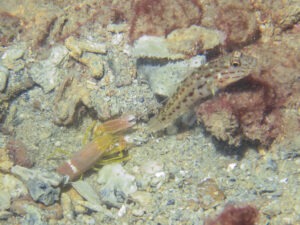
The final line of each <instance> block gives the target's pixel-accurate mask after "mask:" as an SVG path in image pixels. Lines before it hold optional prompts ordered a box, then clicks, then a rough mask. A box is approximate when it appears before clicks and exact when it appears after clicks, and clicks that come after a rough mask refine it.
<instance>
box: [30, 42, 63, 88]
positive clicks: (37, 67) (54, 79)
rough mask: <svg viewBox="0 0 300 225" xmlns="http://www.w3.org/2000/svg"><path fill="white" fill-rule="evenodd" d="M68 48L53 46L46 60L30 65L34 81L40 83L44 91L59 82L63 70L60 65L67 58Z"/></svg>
mask: <svg viewBox="0 0 300 225" xmlns="http://www.w3.org/2000/svg"><path fill="white" fill-rule="evenodd" d="M68 56H69V54H68V50H67V49H66V47H64V46H55V47H53V48H52V50H51V53H50V55H49V57H48V59H46V60H42V61H40V62H37V63H35V64H33V65H32V67H31V68H30V70H29V72H30V74H31V77H32V79H33V80H34V82H35V83H37V84H38V85H40V86H41V87H42V88H43V90H44V91H45V93H48V92H50V91H52V90H53V89H54V88H55V87H56V86H57V85H58V83H59V78H60V77H62V75H63V73H64V71H63V70H61V69H60V66H61V65H62V64H63V63H64V62H66V60H67V59H68Z"/></svg>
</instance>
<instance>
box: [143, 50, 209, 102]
mask: <svg viewBox="0 0 300 225" xmlns="http://www.w3.org/2000/svg"><path fill="white" fill-rule="evenodd" d="M205 62H206V58H205V56H195V57H193V58H191V59H188V60H184V61H176V62H168V63H159V62H158V61H141V62H140V63H139V64H138V69H137V71H138V76H139V77H145V79H146V80H148V81H149V85H150V87H151V89H152V91H153V93H155V94H157V95H159V96H164V97H169V96H171V95H172V94H173V92H174V91H175V90H176V87H177V86H178V85H179V84H180V82H181V81H182V80H184V78H185V77H187V76H188V75H189V74H190V73H192V72H193V70H194V69H196V68H198V67H200V66H201V65H202V64H204V63H205Z"/></svg>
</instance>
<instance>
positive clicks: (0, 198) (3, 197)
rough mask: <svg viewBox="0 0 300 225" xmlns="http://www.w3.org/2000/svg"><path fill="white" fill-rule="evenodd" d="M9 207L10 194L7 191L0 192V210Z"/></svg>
mask: <svg viewBox="0 0 300 225" xmlns="http://www.w3.org/2000/svg"><path fill="white" fill-rule="evenodd" d="M9 207H10V195H9V192H7V191H1V192H0V211H2V210H6V209H9Z"/></svg>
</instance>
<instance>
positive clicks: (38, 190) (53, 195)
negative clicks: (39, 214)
mask: <svg viewBox="0 0 300 225" xmlns="http://www.w3.org/2000/svg"><path fill="white" fill-rule="evenodd" d="M26 185H27V187H28V190H29V193H30V195H31V197H32V198H33V200H34V201H37V202H41V203H43V204H45V205H47V206H48V205H52V204H54V203H55V202H56V201H57V200H59V195H60V188H53V187H52V186H50V185H49V184H48V183H45V182H43V181H41V180H37V179H34V180H33V179H29V180H28V182H27V184H26Z"/></svg>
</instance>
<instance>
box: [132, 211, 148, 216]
mask: <svg viewBox="0 0 300 225" xmlns="http://www.w3.org/2000/svg"><path fill="white" fill-rule="evenodd" d="M144 214H145V210H144V209H133V210H132V215H134V216H137V217H141V216H143V215H144Z"/></svg>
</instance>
